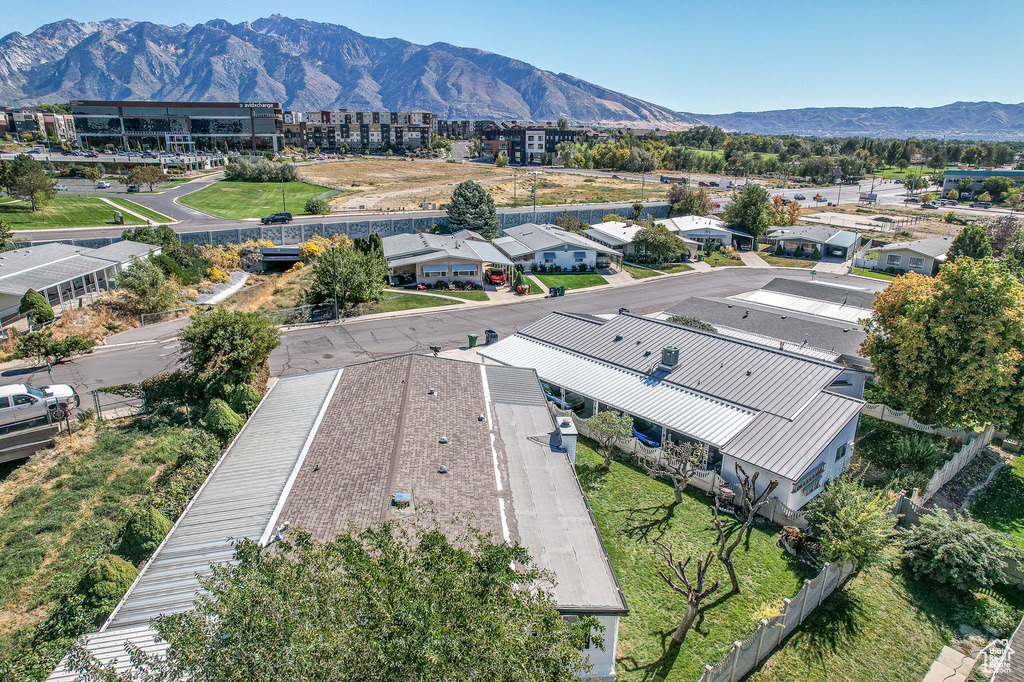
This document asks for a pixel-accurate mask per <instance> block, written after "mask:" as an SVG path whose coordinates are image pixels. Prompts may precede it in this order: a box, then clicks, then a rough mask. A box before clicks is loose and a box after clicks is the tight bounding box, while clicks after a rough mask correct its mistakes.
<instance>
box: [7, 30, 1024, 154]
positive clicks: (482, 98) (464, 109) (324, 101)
mask: <svg viewBox="0 0 1024 682" xmlns="http://www.w3.org/2000/svg"><path fill="white" fill-rule="evenodd" d="M70 99H112V100H116V99H139V100H141V99H148V100H168V101H180V100H186V101H188V100H192V101H268V100H271V101H277V102H280V103H281V104H282V105H283V106H284V107H285V109H295V110H302V111H311V110H333V109H338V108H347V109H350V110H357V111H367V110H391V111H408V110H426V111H431V112H433V113H434V114H436V115H437V116H439V117H441V118H471V119H480V118H490V119H495V120H521V121H553V120H555V119H557V118H566V119H569V120H570V121H573V122H576V123H582V124H588V125H601V126H609V127H615V126H628V127H632V128H660V129H663V130H679V129H684V128H688V127H690V126H693V125H700V124H708V125H718V126H721V127H723V128H725V129H727V130H739V131H743V132H761V133H791V134H798V135H870V136H886V137H888V136H893V137H906V136H911V135H916V136H919V137H947V138H986V139H1019V138H1024V104H1016V105H1005V104H998V103H994V102H957V103H955V104H950V105H947V106H944V107H936V108H933V109H905V108H899V107H883V108H864V109H855V108H822V109H792V110H780V111H766V112H758V113H742V112H741V113H734V114H715V115H703V114H691V113H685V112H679V111H673V110H671V109H669V108H667V107H663V106H659V105H657V104H653V103H651V102H647V101H644V100H641V99H638V98H636V97H631V96H629V95H626V94H623V93H619V92H615V91H614V90H610V89H608V88H604V87H602V86H600V85H596V84H594V83H590V82H587V81H584V80H582V79H579V78H576V77H575V76H571V75H569V74H565V73H553V72H551V71H544V70H542V69H538V68H536V67H534V66H532V65H530V64H527V63H526V62H523V61H520V60H517V59H512V58H510V57H504V56H502V55H498V54H494V53H492V52H487V51H484V50H479V49H474V48H465V47H459V46H456V45H451V44H448V43H434V44H432V45H416V44H414V43H410V42H408V41H406V40H401V39H399V38H387V39H381V38H372V37H368V36H364V35H361V34H359V33H356V32H355V31H352V30H350V29H348V28H345V27H344V26H339V25H336V24H327V23H317V22H312V21H306V20H302V19H289V18H287V17H284V16H281V15H278V14H275V15H273V16H270V17H266V18H263V19H258V20H256V21H253V22H243V23H240V24H231V23H229V22H227V21H223V20H219V19H217V20H213V21H208V22H206V23H203V24H198V25H195V26H189V25H186V24H179V25H177V26H164V25H161V24H154V23H149V22H137V21H132V20H129V19H107V20H105V21H98V22H86V23H80V22H77V21H73V20H71V19H66V20H63V21H58V22H55V23H52V24H47V25H45V26H42V27H40V28H38V29H36V30H35V31H33V32H32V33H30V34H28V35H24V34H22V33H17V32H15V33H11V34H9V35H7V36H5V37H3V38H0V103H3V104H5V105H8V106H23V105H30V104H36V103H39V102H62V101H68V100H70Z"/></svg>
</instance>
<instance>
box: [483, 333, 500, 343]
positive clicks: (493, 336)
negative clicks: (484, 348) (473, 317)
mask: <svg viewBox="0 0 1024 682" xmlns="http://www.w3.org/2000/svg"><path fill="white" fill-rule="evenodd" d="M497 340H498V332H496V331H494V330H493V329H485V330H484V343H486V344H487V345H488V346H489V345H491V344H492V343H495V342H497Z"/></svg>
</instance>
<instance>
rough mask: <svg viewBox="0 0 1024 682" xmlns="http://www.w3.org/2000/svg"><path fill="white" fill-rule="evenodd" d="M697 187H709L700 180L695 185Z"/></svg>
mask: <svg viewBox="0 0 1024 682" xmlns="http://www.w3.org/2000/svg"><path fill="white" fill-rule="evenodd" d="M697 186H698V187H710V186H711V185H709V184H708V183H706V182H704V181H703V180H701V181H700V182H698V183H697Z"/></svg>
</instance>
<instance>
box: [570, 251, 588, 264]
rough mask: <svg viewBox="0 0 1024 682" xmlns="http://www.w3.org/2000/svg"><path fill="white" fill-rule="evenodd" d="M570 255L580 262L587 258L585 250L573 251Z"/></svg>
mask: <svg viewBox="0 0 1024 682" xmlns="http://www.w3.org/2000/svg"><path fill="white" fill-rule="evenodd" d="M572 257H573V260H575V261H576V262H577V263H582V262H584V261H585V260H586V259H587V254H586V252H585V251H573V254H572Z"/></svg>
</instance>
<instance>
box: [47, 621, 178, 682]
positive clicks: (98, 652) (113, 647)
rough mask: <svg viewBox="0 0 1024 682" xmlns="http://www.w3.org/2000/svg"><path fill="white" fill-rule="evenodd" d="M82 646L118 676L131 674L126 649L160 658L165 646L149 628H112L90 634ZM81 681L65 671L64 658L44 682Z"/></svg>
mask: <svg viewBox="0 0 1024 682" xmlns="http://www.w3.org/2000/svg"><path fill="white" fill-rule="evenodd" d="M82 643H83V644H84V646H85V648H86V649H88V651H89V653H90V654H92V655H93V657H94V658H95V659H96V660H97V661H99V662H100V663H101V664H102V665H104V666H108V665H109V666H113V667H114V670H115V671H116V672H118V673H127V672H129V671H130V670H132V668H133V666H132V663H131V658H130V657H129V654H128V645H129V644H131V645H133V646H136V647H138V648H139V649H141V650H142V651H143V652H145V653H146V654H149V655H153V656H160V655H163V653H164V652H165V651H167V642H165V641H164V640H162V639H160V636H159V635H157V633H156V630H155V629H154V628H153V626H151V625H149V624H148V623H147V624H146V625H136V626H133V627H128V628H114V629H111V630H106V631H103V632H93V633H90V634H88V635H85V636H84V637H83V638H82ZM80 678H81V675H80V674H79V673H73V672H71V671H70V670H68V669H67V656H65V657H64V658H63V659H61V661H60V663H58V664H57V667H56V668H54V670H53V672H51V673H50V674H49V675H48V676H47V678H46V682H75V681H77V680H79V679H80Z"/></svg>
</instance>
